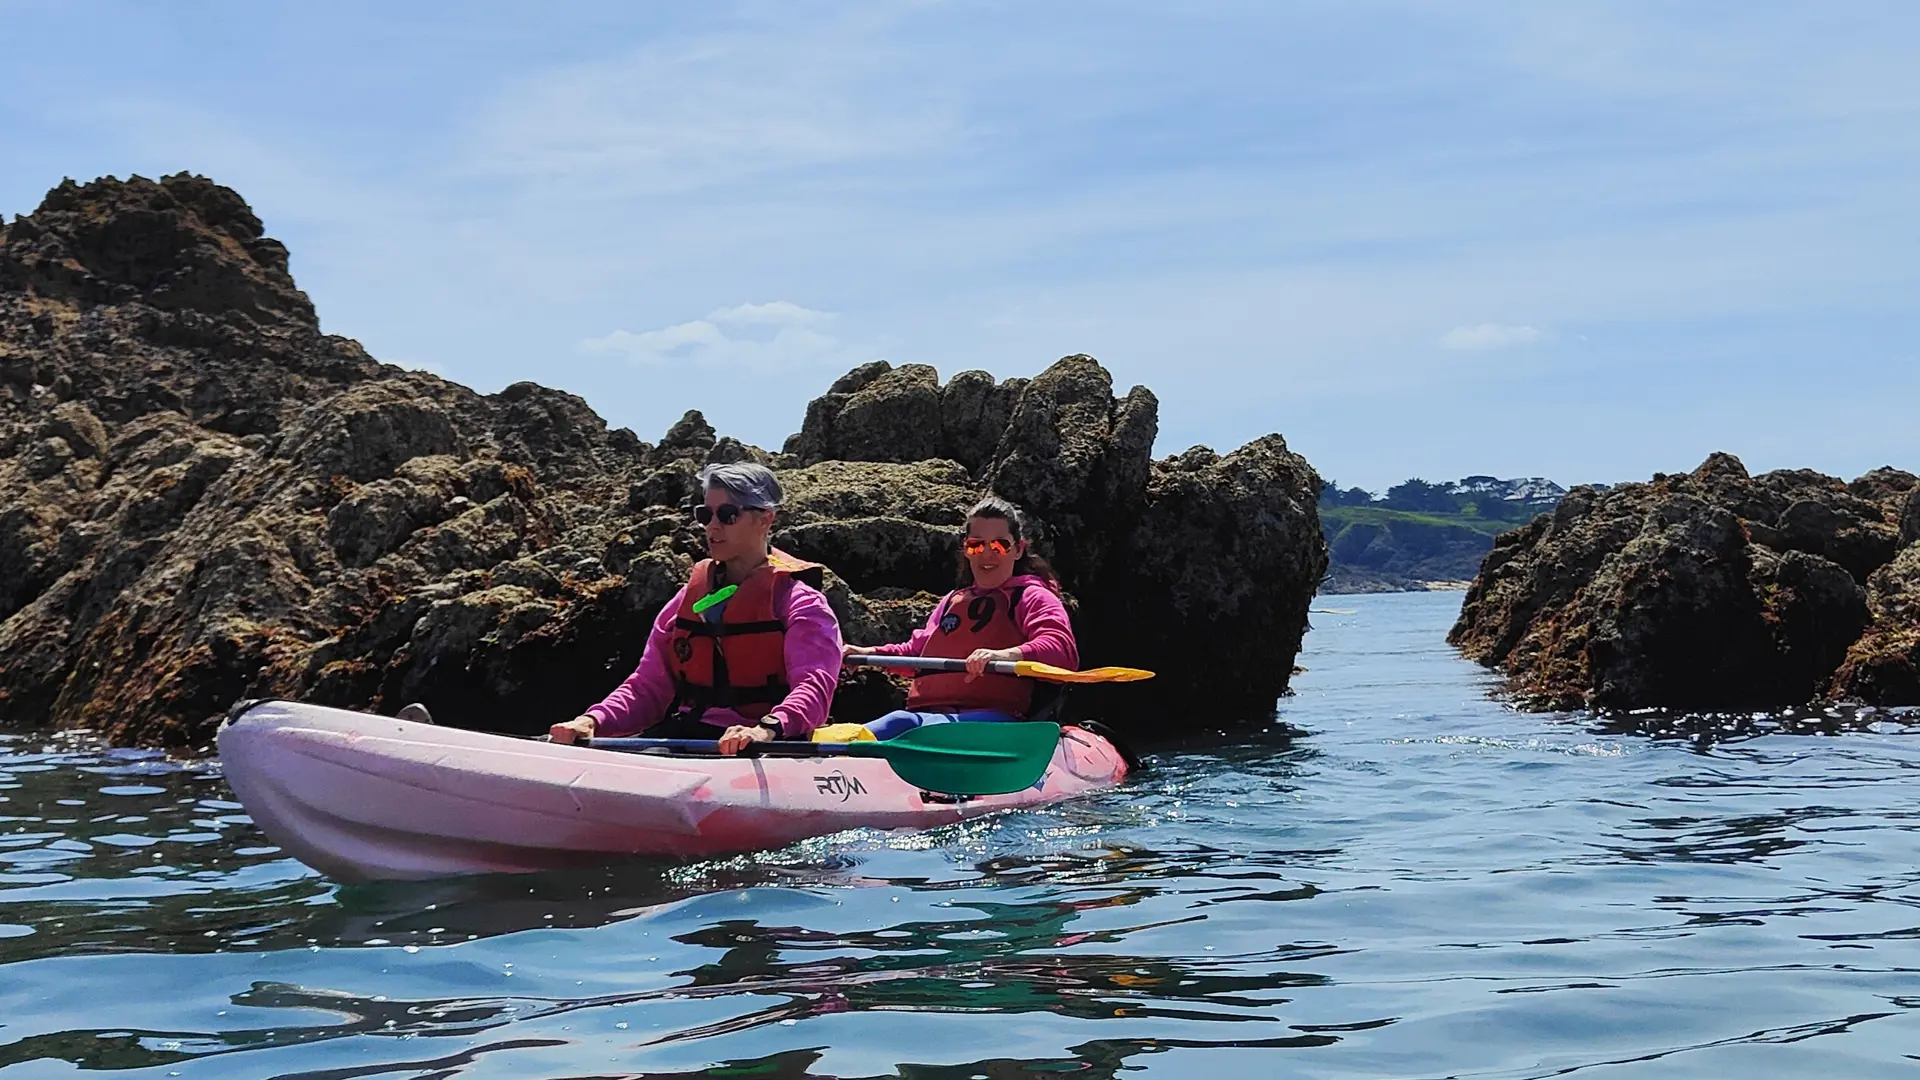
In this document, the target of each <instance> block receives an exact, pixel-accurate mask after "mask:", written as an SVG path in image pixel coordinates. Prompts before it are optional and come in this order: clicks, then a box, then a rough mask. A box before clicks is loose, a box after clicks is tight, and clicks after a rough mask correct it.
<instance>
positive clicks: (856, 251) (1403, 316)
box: [0, 0, 1920, 490]
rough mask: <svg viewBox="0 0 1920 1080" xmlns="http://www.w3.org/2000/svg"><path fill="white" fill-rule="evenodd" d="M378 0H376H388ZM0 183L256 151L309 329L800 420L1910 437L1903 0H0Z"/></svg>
mask: <svg viewBox="0 0 1920 1080" xmlns="http://www.w3.org/2000/svg"><path fill="white" fill-rule="evenodd" d="M395 11H398V12H400V13H399V14H395V13H394V12H395ZM0 27H4V28H5V30H4V33H5V37H6V39H7V45H6V46H5V56H6V60H5V62H4V63H0V148H4V152H3V153H0V211H5V212H8V213H24V212H27V211H30V210H31V209H32V208H33V207H34V206H35V205H36V204H37V203H38V202H39V199H40V197H41V196H42V195H43V194H44V192H45V191H46V189H47V188H49V187H51V186H53V185H54V184H55V183H57V182H58V181H59V180H60V178H61V177H63V176H72V177H75V178H76V179H86V178H91V177H94V176H98V175H103V174H114V175H119V176H125V175H127V174H129V173H136V172H137V173H140V174H143V175H147V176H156V175H160V174H163V173H168V172H174V171H178V170H181V169H186V170H191V171H194V172H199V173H203V174H205V175H208V176H211V177H213V178H215V179H217V180H219V181H221V182H222V183H226V184H228V185H231V186H233V187H234V188H236V189H238V190H239V191H240V192H241V193H242V194H243V195H244V196H246V198H247V199H248V200H249V201H250V202H251V203H252V204H253V206H254V208H255V209H256V211H258V212H259V214H260V215H261V217H262V218H263V219H264V220H265V221H266V222H267V226H268V231H269V232H270V233H271V234H273V235H275V236H277V237H279V238H281V239H282V240H284V241H285V242H286V243H287V244H288V246H289V247H290V248H291V249H292V251H293V267H294V273H295V275H296V277H297V278H298V279H299V282H300V284H301V286H302V287H304V288H305V289H306V290H307V292H308V293H309V294H310V295H311V296H312V297H313V299H314V302H315V303H316V305H317V306H318V308H319V310H320V314H321V319H322V322H323V325H324V327H325V328H326V329H327V330H328V331H330V332H332V333H338V334H345V335H347V336H350V337H354V338H357V339H359V340H360V341H361V342H362V343H364V344H365V345H366V346H367V348H368V349H369V350H370V351H371V352H372V353H373V354H374V355H375V356H377V357H379V358H381V359H383V360H386V361H389V362H392V363H398V364H404V365H410V366H419V367H427V368H430V369H432V370H434V371H437V372H439V373H441V374H443V375H445V376H447V377H448V378H452V379H455V380H458V381H460V382H464V383H467V384H469V385H471V386H474V387H476V388H478V389H481V390H483V391H492V390H497V389H499V388H500V387H502V386H504V385H506V384H508V383H510V382H514V381H517V380H520V379H534V380H537V381H540V382H544V383H547V384H549V385H553V386H558V387H562V388H564V389H567V390H571V391H574V392H576V393H579V394H581V395H583V396H585V397H586V398H587V399H588V400H589V401H590V402H591V403H592V404H593V405H594V407H595V408H596V409H598V410H599V411H600V412H601V414H602V415H604V416H606V417H607V418H608V419H609V421H610V422H612V423H614V424H616V425H620V424H624V425H628V426H631V427H633V428H634V429H635V430H636V431H638V432H639V433H640V434H641V436H642V437H643V438H649V439H652V438H657V437H658V436H659V434H660V433H661V432H662V431H664V430H665V428H666V427H667V425H668V424H669V423H671V422H672V420H673V419H675V418H676V417H678V415H679V414H680V413H681V412H682V411H683V410H685V409H687V408H690V407H698V408H701V409H703V410H704V411H705V412H706V413H707V415H708V416H709V418H711V419H712V420H713V421H714V423H715V425H716V426H717V427H719V428H720V430H721V431H723V432H729V433H732V434H736V435H739V436H741V437H742V438H745V439H748V440H749V441H753V442H757V443H760V444H762V445H766V446H770V447H777V446H778V445H779V443H780V441H781V440H782V439H783V438H784V437H785V435H787V434H788V433H789V432H791V431H793V430H794V429H795V428H796V427H797V426H798V424H799V421H800V417H801V415H802V413H803V411H804V408H805V402H806V399H807V398H809V397H811V396H813V395H815V394H817V393H819V392H820V391H821V390H823V389H824V388H825V386H826V385H827V383H828V382H830V381H831V380H832V379H833V378H834V377H835V376H837V375H838V374H839V373H840V372H842V371H844V370H845V369H846V368H848V367H850V366H852V365H853V364H856V363H860V362H864V361H866V360H870V359H875V358H885V359H888V360H891V361H893V362H895V363H910V362H918V363H929V364H933V365H934V366H936V367H938V368H939V369H940V371H941V373H942V374H943V375H949V374H952V373H953V372H956V371H959V370H963V369H965V368H970V367H979V368H985V369H987V370H989V371H992V372H994V373H995V374H997V375H1001V376H1008V375H1022V374H1032V373H1034V372H1036V371H1038V370H1040V369H1041V368H1043V367H1044V366H1046V365H1047V364H1048V363H1050V362H1051V361H1052V360H1053V359H1055V358H1056V357H1058V356H1061V355H1064V354H1067V353H1072V352H1088V353H1092V354H1093V355H1095V356H1098V357H1099V358H1100V359H1101V360H1102V361H1103V362H1104V363H1106V364H1107V366H1108V367H1109V368H1111V369H1112V370H1113V372H1114V375H1115V378H1116V380H1117V381H1119V382H1120V383H1121V385H1122V386H1125V385H1128V384H1132V383H1144V384H1146V385H1148V386H1150V387H1152V388H1153V390H1154V391H1155V392H1156V393H1157V394H1158V395H1159V397H1160V401H1161V413H1160V441H1159V447H1158V450H1159V452H1161V453H1174V452H1178V451H1179V450H1181V449H1183V448H1185V447H1186V446H1189V445H1191V444H1194V443H1206V444H1208V445H1211V446H1213V447H1215V448H1216V449H1222V450H1224V449H1227V448H1229V447H1232V446H1237V445H1239V444H1240V443H1242V442H1244V441H1246V440H1247V439H1250V438H1253V437H1255V436H1258V435H1261V434H1264V433H1266V432H1268V431H1279V432H1281V433H1283V434H1284V435H1286V436H1287V438H1288V440H1289V442H1290V443H1291V444H1292V445H1293V446H1294V448H1295V449H1297V450H1300V451H1301V452H1303V453H1305V454H1306V455H1307V456H1308V457H1309V458H1310V459H1311V460H1312V461H1313V462H1314V463H1315V465H1316V466H1318V467H1319V469H1320V470H1321V472H1322V473H1323V474H1324V475H1327V476H1329V477H1332V478H1334V479H1337V480H1339V481H1340V482H1341V483H1342V484H1359V485H1361V486H1364V487H1369V488H1373V489H1376V490H1377V489H1383V488H1385V487H1386V486H1387V485H1389V484H1392V483H1394V482H1396V481H1398V480H1401V479H1404V478H1406V477H1407V476H1411V475H1419V476H1424V477H1428V478H1433V479H1438V478H1450V477H1456V476H1461V475H1465V474H1469V473H1494V474H1498V475H1501V476H1514V475H1545V476H1549V477H1553V478H1555V479H1558V480H1561V481H1563V482H1568V483H1573V482H1581V481H1592V480H1599V481H1613V480H1622V479H1633V478H1644V477H1645V476H1646V475H1648V474H1649V473H1651V472H1654V471H1656V470H1664V471H1677V470H1684V469H1687V468H1690V467H1692V466H1693V465H1694V464H1696V463H1698V461H1699V460H1700V459H1701V458H1703V457H1704V456H1705V455H1706V454H1707V453H1708V452H1709V451H1712V450H1715V449H1725V450H1730V451H1733V452H1734V453H1737V454H1739V455H1740V456H1741V457H1742V458H1743V459H1744V460H1745V461H1746V462H1747V464H1748V466H1749V467H1750V468H1753V469H1755V470H1756V471H1758V470H1760V469H1766V468H1776V467H1786V466H1795V467H1798V466H1806V467H1813V468H1819V469H1822V470H1825V471H1828V472H1833V473H1837V474H1841V475H1845V476H1849V477H1850V476H1853V475H1856V474H1858V473H1860V472H1862V471H1864V470H1866V469H1868V468H1872V467H1874V466H1877V465H1881V464H1896V465H1900V466H1903V467H1906V468H1909V469H1914V470H1916V471H1920V409H1917V408H1916V405H1917V404H1920V315H1917V314H1916V299H1917V298H1920V254H1916V253H1917V252H1920V182H1917V181H1920V168H1916V166H1920V56H1917V55H1916V52H1917V51H1920V50H1916V47H1915V45H1914V43H1915V42H1916V41H1920V5H1914V4H1911V3H1884V4H1874V3H1857V4H1844V3H1835V4H1817V5H1816V4H1805V5H1786V4H1734V3H1687V4H1673V3H1644V4H1599V3H1595V4H1581V5H1566V4H1539V3H1512V4H1507V3H1479V4H1469V3H1440V2H1433V3H1425V2H1412V0H1406V2H1392V3H1389V2H1379V3H1367V2H1352V3H1332V2H1323V3H1321V2H1306V3H1293V4H1277V3H1246V4H1240V3H1205V2H1200V3H1184V4H1180V5H1169V4H1131V3H1125V2H1119V0H1102V2H1100V3H1051V4H1032V3H1011V2H1009V3H971V4H957V3H930V2H922V3H896V4H870V5H842V4H834V5H827V4H808V3H766V4H726V3H702V4H679V5H666V4H630V3H579V4H565V3H544V4H539V5H534V4H524V5H507V4H491V3H478V2H477V3H466V4H461V5H443V6H441V7H439V9H438V11H437V13H435V12H430V11H429V9H428V8H427V6H426V5H389V4H381V5H374V4H346V3H328V4H311V5H306V6H304V7H297V6H294V5H263V4H252V3H247V4H241V3H235V4H213V3H197V4H187V3H182V4H167V5H157V4H111V3H107V4H96V5H89V6H87V7H85V8H81V7H76V6H74V5H71V4H63V3H52V2H46V3H42V2H31V0H30V2H21V0H0Z"/></svg>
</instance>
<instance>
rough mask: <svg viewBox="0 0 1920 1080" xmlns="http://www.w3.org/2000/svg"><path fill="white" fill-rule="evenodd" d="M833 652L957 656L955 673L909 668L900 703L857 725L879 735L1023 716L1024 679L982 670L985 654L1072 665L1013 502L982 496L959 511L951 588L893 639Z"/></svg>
mask: <svg viewBox="0 0 1920 1080" xmlns="http://www.w3.org/2000/svg"><path fill="white" fill-rule="evenodd" d="M843 651H844V653H845V654H846V655H848V656H941V657H950V658H955V659H961V658H964V659H965V660H966V662H967V670H966V671H965V672H922V673H918V674H916V675H915V676H914V680H913V689H912V690H911V691H910V692H909V693H908V695H907V707H906V708H904V709H900V710H898V711H895V712H891V713H888V714H887V715H885V716H882V717H880V718H879V719H878V720H874V721H872V722H870V723H868V724H867V725H866V727H867V730H868V731H871V732H873V734H874V737H875V738H879V739H890V738H893V737H894V736H896V735H899V734H901V733H902V732H905V731H910V730H912V729H913V728H916V727H919V726H921V725H922V724H939V723H947V722H950V721H955V720H962V721H989V722H991V721H1009V720H1024V719H1026V718H1027V715H1028V713H1029V711H1030V710H1031V709H1032V705H1033V683H1032V681H1031V680H1028V679H1022V678H1018V677H1016V676H1013V675H994V674H989V673H988V672H987V665H988V664H989V663H991V662H993V661H995V660H1034V661H1038V662H1040V663H1043V664H1052V665H1054V666H1055V667H1064V668H1077V667H1079V666H1080V649H1079V646H1078V645H1077V644H1075V642H1074V639H1073V625H1072V623H1071V621H1070V620H1069V618H1068V615H1067V605H1066V601H1065V599H1064V597H1063V596H1062V594H1061V588H1060V578H1059V576H1058V575H1057V574H1055V573H1054V572H1053V568H1052V567H1050V566H1048V565H1047V561H1046V560H1045V559H1043V558H1041V557H1040V556H1039V555H1036V554H1034V552H1033V550H1032V546H1031V535H1030V529H1029V528H1028V526H1027V522H1026V517H1025V515H1024V514H1022V513H1021V512H1020V508H1019V507H1017V506H1014V505H1013V504H1012V503H1010V502H1008V501H1006V500H1005V499H1002V498H999V497H997V496H992V495H989V496H988V497H986V498H985V499H982V500H981V501H980V502H979V503H978V504H977V505H976V506H974V508H973V509H972V510H971V511H969V512H968V513H967V532H966V537H965V538H964V539H963V540H962V541H961V547H960V587H959V588H958V589H955V590H954V591H953V592H951V593H948V594H947V596H946V598H945V599H943V600H941V601H940V603H939V605H938V606H936V607H935V608H934V609H933V614H931V615H929V616H928V617H927V624H926V625H925V626H923V627H921V628H920V629H918V630H915V631H914V632H913V636H912V637H910V638H908V639H907V640H906V641H902V642H899V643H897V644H893V645H880V646H874V647H867V646H860V645H848V646H844V647H843Z"/></svg>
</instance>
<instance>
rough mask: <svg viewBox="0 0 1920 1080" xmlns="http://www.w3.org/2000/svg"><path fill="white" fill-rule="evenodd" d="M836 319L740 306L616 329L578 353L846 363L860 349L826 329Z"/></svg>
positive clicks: (691, 360)
mask: <svg viewBox="0 0 1920 1080" xmlns="http://www.w3.org/2000/svg"><path fill="white" fill-rule="evenodd" d="M837 317H838V316H836V315H835V314H834V313H833V312H830V311H815V310H814V309H812V308H808V307H802V306H801V305H799V304H796V303H793V302H792V301H790V300H775V301H772V302H770V303H765V304H738V305H735V306H733V307H728V308H719V309H717V310H714V311H710V312H708V313H707V315H706V317H705V318H700V319H694V320H692V321H690V322H683V323H675V324H674V325H672V326H667V327H662V328H660V329H658V330H646V331H642V332H641V333H637V334H636V333H634V332H633V331H631V330H615V331H614V332H613V333H611V334H606V335H603V336H601V337H597V338H588V339H587V340H585V341H582V342H580V350H581V351H582V352H586V353H599V354H614V355H622V356H625V357H626V358H627V359H629V360H631V361H633V362H634V363H637V364H679V365H688V364H691V365H696V366H702V367H746V368H770V367H775V366H795V365H808V366H814V365H822V366H824V365H829V364H832V363H847V362H848V358H849V357H851V356H852V355H853V353H854V352H855V351H856V350H854V349H853V348H852V347H851V346H849V345H848V344H847V343H846V342H843V341H841V340H840V339H839V338H837V337H835V336H833V335H832V334H829V333H827V332H826V331H825V330H824V329H823V328H824V327H826V326H828V325H830V324H832V323H833V321H834V320H835V319H836V318H837ZM864 359H872V357H865V358H864ZM851 362H852V363H859V362H860V359H858V358H856V359H853V360H852V361H851Z"/></svg>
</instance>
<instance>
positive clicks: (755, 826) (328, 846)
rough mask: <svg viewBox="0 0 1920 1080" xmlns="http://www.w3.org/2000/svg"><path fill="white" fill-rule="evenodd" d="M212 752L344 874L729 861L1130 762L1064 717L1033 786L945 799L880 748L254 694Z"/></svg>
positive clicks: (278, 820)
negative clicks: (708, 736) (790, 746)
mask: <svg viewBox="0 0 1920 1080" xmlns="http://www.w3.org/2000/svg"><path fill="white" fill-rule="evenodd" d="M219 752H220V760H221V762H222V766H223V769H224V771H225V773H226V777H227V781H228V783H229V784H231V785H232V787H233V790H234V792H235V794H236V795H238V796H239V798H240V802H241V804H242V805H243V806H245V807H246V809H247V812H248V814H249V815H251V816H252V818H253V820H254V822H255V823H256V824H258V825H259V826H260V828H261V829H262V831H264V832H265V833H266V834H267V835H268V837H269V838H271V839H272V840H273V841H274V842H275V843H276V844H278V845H280V846H281V847H282V848H283V849H284V850H286V851H287V852H288V853H289V854H291V855H293V856H295V857H296V858H298V859H300V860H301V861H302V862H305V863H307V864H308V865H310V866H312V867H314V868H315V869H318V870H320V871H322V872H323V873H326V874H329V875H331V876H333V877H336V878H339V879H341V880H345V881H362V880H375V879H389V878H431V877H442V876H448V875H454V874H472V873H487V872H519V871H534V870H545V869H553V868H557V867H564V866H578V865H583V864H593V863H602V862H607V861H609V860H611V859H616V858H622V857H628V856H666V857H675V858H688V857H701V856H713V855H726V854H736V853H740V852H745V851H754V850H762V849H767V848H776V847H781V846H784V845H786V844H790V843H793V842H795V841H797V840H803V839H806V838H808V837H814V836H824V835H827V834H830V833H835V832H839V831H841V830H843V829H850V828H860V827H866V828H877V829H903V828H911V829H926V828H932V827H934V826H937V825H943V824H947V823H950V822H955V821H960V820H963V819H966V818H971V817H978V816H980V815H982V814H988V813H993V812H996V811H1000V810H1007V809H1013V808H1017V807H1024V806H1036V805H1040V804H1043V803H1049V802H1055V801H1058V800H1060V799H1064V798H1069V797H1071V796H1074V795H1078V794H1082V793H1084V792H1087V791H1092V790H1096V789H1099V788H1103V787H1109V786H1111V785H1113V784H1116V783H1118V782H1120V780H1122V779H1123V778H1124V777H1125V775H1126V771H1127V766H1126V762H1125V761H1124V760H1123V758H1122V756H1121V754H1120V752H1119V751H1118V750H1117V749H1115V748H1114V746H1113V745H1112V744H1111V743H1109V742H1108V741H1107V740H1105V739H1103V738H1101V737H1100V736H1098V735H1095V734H1093V733H1092V732H1089V731H1085V730H1083V729H1080V728H1071V727H1070V728H1063V729H1062V731H1061V737H1060V742H1059V745H1058V746H1057V747H1056V748H1055V749H1054V755H1053V760H1052V762H1051V763H1050V764H1049V766H1048V768H1047V771H1046V772H1045V773H1044V774H1043V775H1042V776H1041V778H1040V780H1039V781H1038V782H1037V783H1035V784H1034V785H1033V786H1032V787H1030V788H1026V789H1023V790H1021V791H1017V792H1012V793H1009V794H1003V795H983V796H977V797H972V798H965V797H952V796H944V795H941V794H939V793H935V792H926V791H922V790H921V789H919V788H916V787H914V786H912V785H910V784H908V783H906V782H905V781H903V780H901V779H900V778H899V777H898V776H896V775H894V772H893V770H892V768H891V767H890V766H889V765H888V764H887V763H886V762H885V761H881V760H878V759H872V758H851V757H771V756H756V757H705V756H701V757H693V756H678V755H676V756H658V755H654V754H635V753H620V752H613V751H608V750H596V749H592V748H585V747H578V746H567V745H560V744H555V743H548V742H539V741H534V740H528V739H515V738H511V737H507V736H501V735H492V734H487V733H485V732H476V731H465V730H462V729H459V728H448V727H439V726H435V725H431V724H420V723H414V722H412V721H407V720H396V719H393V718H390V717H383V716H373V715H369V714H366V713H357V712H351V711H348V710H344V709H332V708H327V707H324V706H318V705H306V704H301V703H298V702H287V701H266V702H261V703H258V704H256V705H253V706H252V707H250V708H248V709H246V710H245V711H244V712H242V713H240V714H239V715H237V716H236V717H235V718H233V719H231V720H229V721H228V722H227V723H226V724H224V725H222V727H221V729H220V734H219Z"/></svg>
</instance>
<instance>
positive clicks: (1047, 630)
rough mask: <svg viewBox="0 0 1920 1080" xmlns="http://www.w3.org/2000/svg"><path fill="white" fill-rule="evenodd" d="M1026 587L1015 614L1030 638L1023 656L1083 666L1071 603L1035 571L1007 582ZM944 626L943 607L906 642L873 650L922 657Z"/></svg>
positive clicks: (1071, 665)
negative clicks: (1069, 610)
mask: <svg viewBox="0 0 1920 1080" xmlns="http://www.w3.org/2000/svg"><path fill="white" fill-rule="evenodd" d="M1023 585H1024V586H1026V589H1025V591H1023V592H1022V593H1021V594H1020V603H1019V605H1018V606H1016V607H1015V608H1014V609H1013V617H1014V619H1015V621H1017V622H1018V623H1019V624H1020V632H1021V633H1022V634H1024V635H1026V639H1027V640H1026V641H1025V642H1023V643H1022V644H1021V645H1020V658H1021V659H1023V660H1032V661H1035V662H1036V663H1041V664H1052V665H1053V666H1054V667H1063V668H1067V669H1068V670H1074V669H1077V668H1079V666H1080V646H1079V645H1077V644H1075V643H1074V640H1073V624H1072V623H1071V622H1069V621H1068V619H1067V605H1066V604H1065V603H1064V602H1062V601H1061V599H1060V594H1059V593H1056V592H1054V591H1053V590H1052V589H1051V588H1049V587H1048V586H1047V583H1046V581H1045V580H1043V579H1041V578H1038V577H1035V576H1034V575H1032V574H1020V575H1018V576H1016V577H1013V578H1010V579H1008V581H1007V586H1008V587H1009V588H1020V587H1021V586H1023ZM939 628H940V607H939V606H935V607H934V609H933V613H932V614H930V615H928V616H927V625H925V626H923V627H921V628H920V629H918V630H915V631H914V632H913V636H912V637H910V638H908V639H907V640H905V641H900V642H895V643H894V644H892V645H882V646H880V647H878V648H876V649H874V650H873V651H874V652H876V653H879V654H880V655H882V656H919V655H920V653H921V651H922V650H923V649H925V648H926V647H927V642H928V641H929V640H931V639H932V638H933V632H934V631H935V630H937V629H939Z"/></svg>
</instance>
